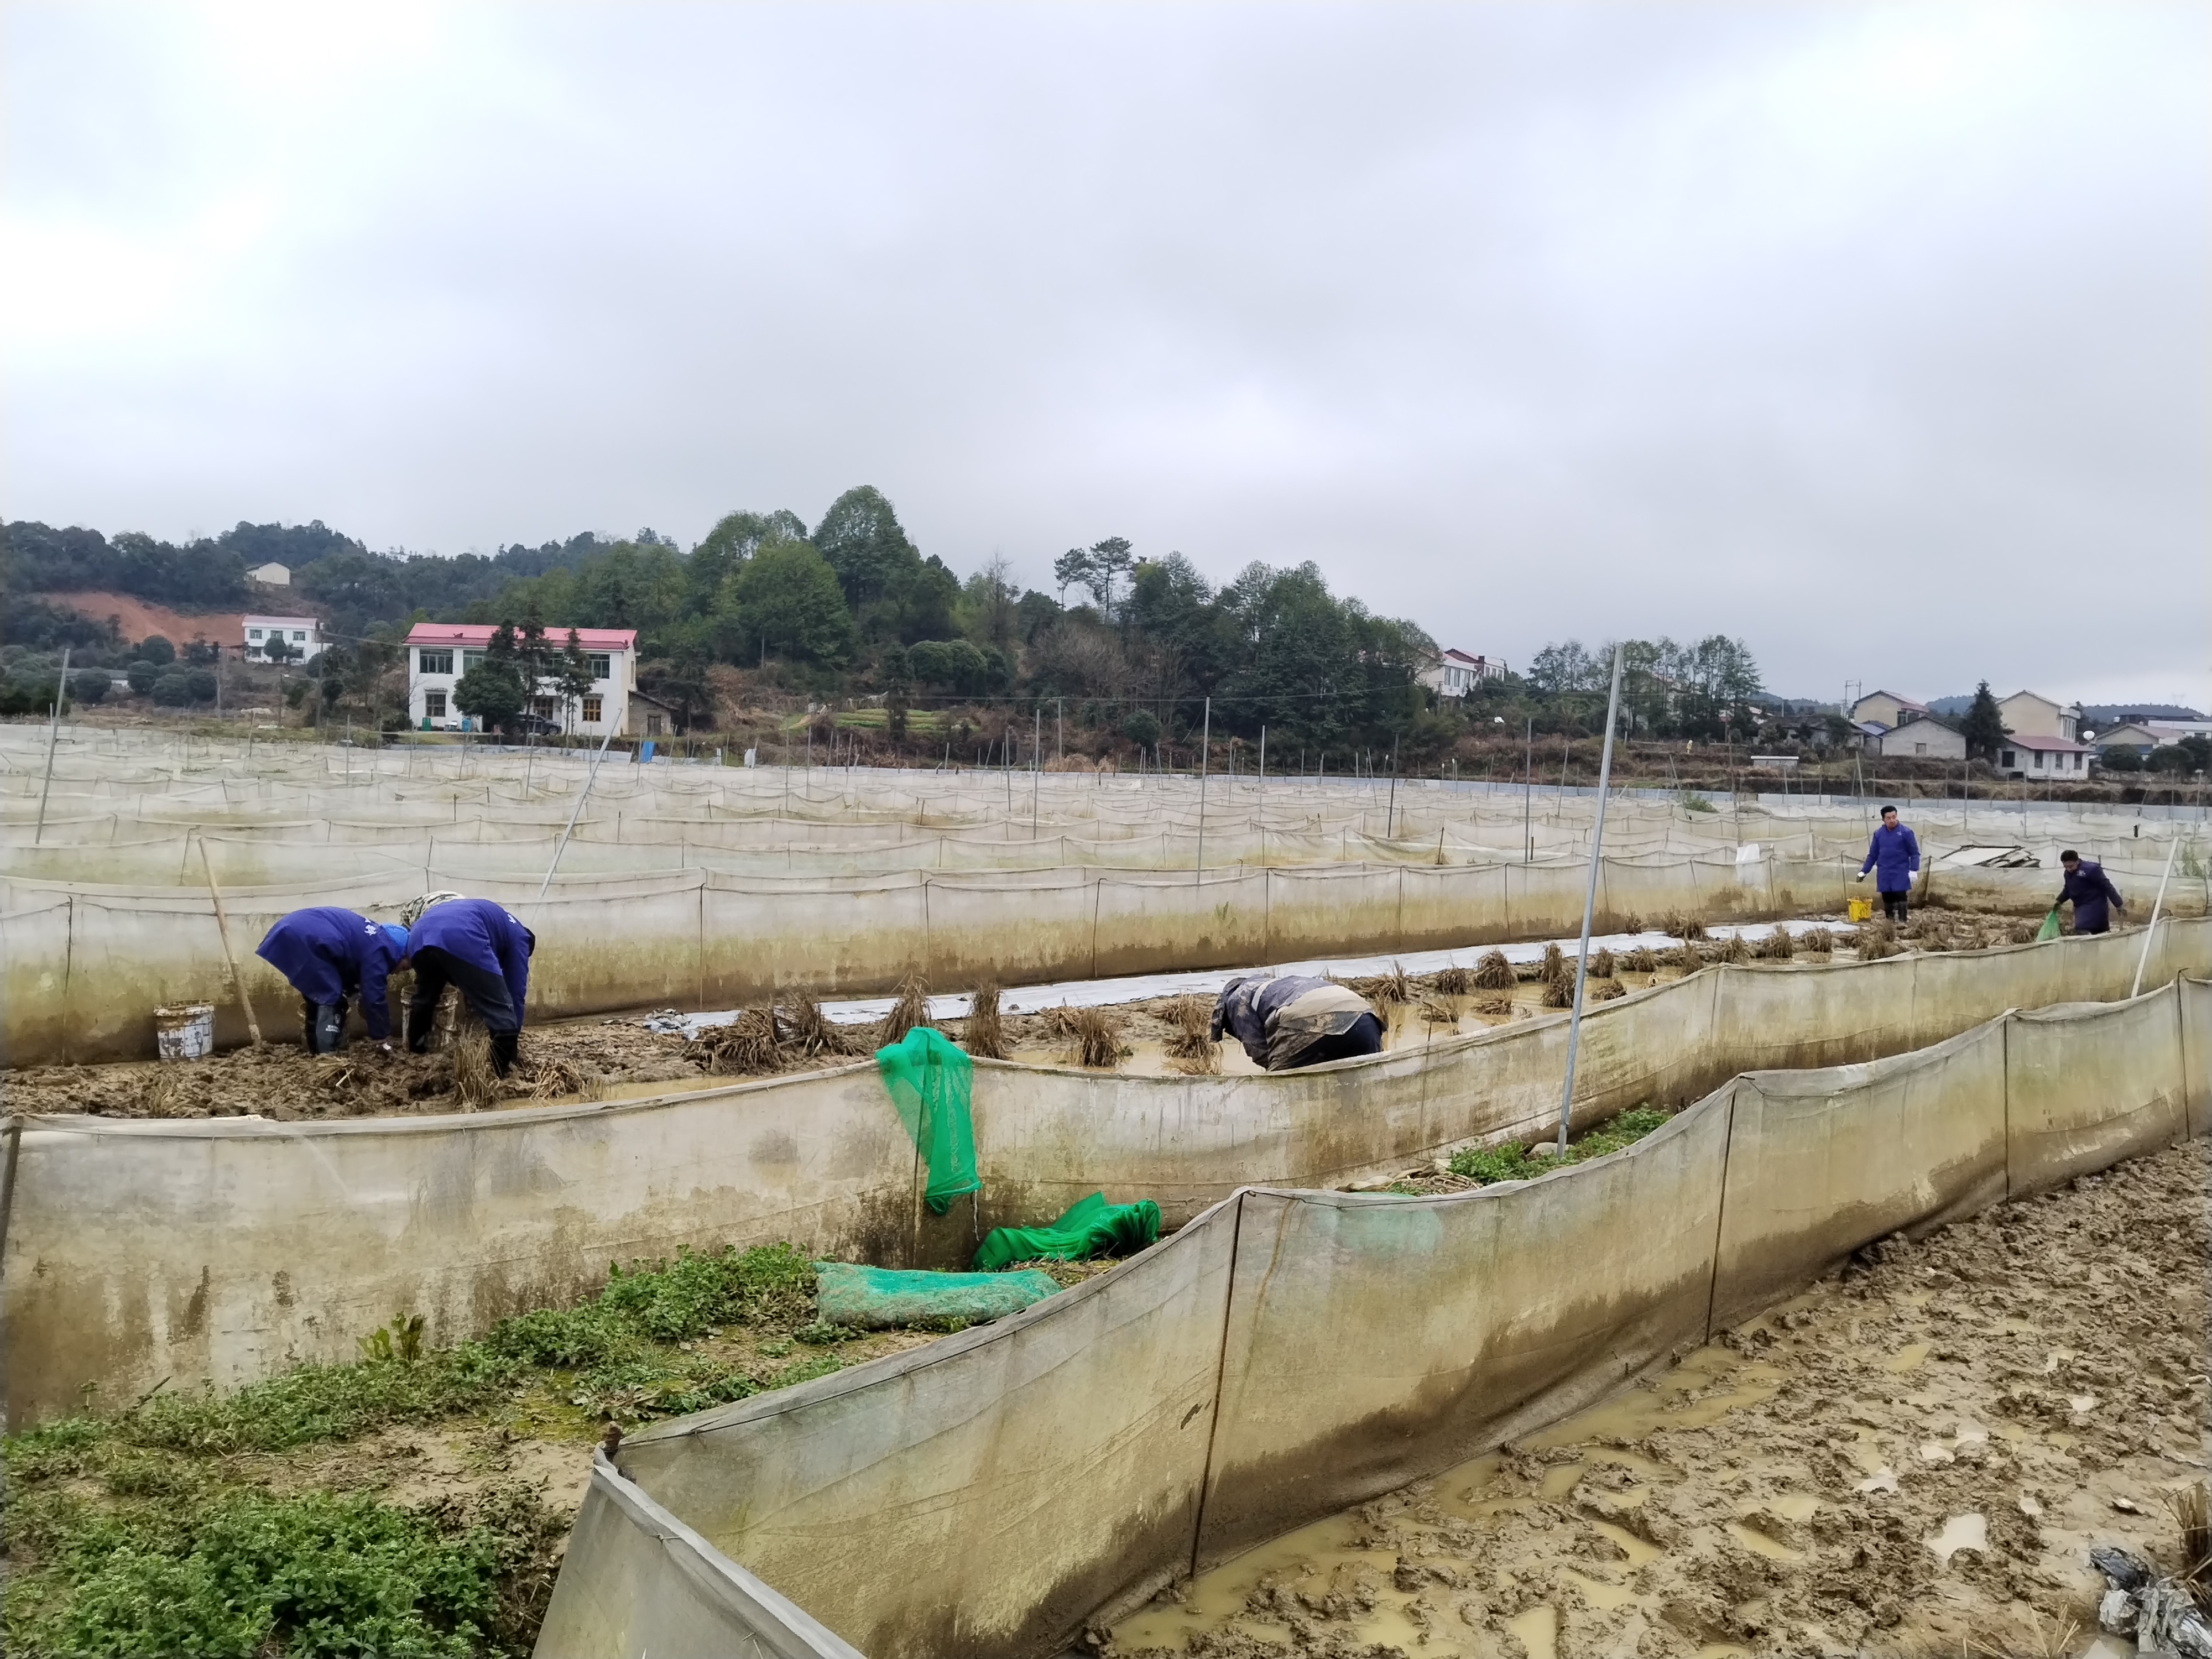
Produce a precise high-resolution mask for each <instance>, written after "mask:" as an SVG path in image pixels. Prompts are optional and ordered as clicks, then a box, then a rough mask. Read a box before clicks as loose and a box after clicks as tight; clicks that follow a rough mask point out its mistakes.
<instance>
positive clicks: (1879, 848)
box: [1858, 806, 1920, 921]
mask: <svg viewBox="0 0 2212 1659" xmlns="http://www.w3.org/2000/svg"><path fill="white" fill-rule="evenodd" d="M1919 867H1920V841H1919V838H1918V837H1917V836H1915V835H1914V834H1913V833H1912V831H1911V830H1910V829H1906V828H1905V825H1904V824H1903V823H1899V821H1898V817H1897V809H1896V808H1895V807H1894V806H1885V807H1883V808H1882V809H1881V829H1877V830H1875V832H1874V840H1873V841H1872V842H1869V844H1868V847H1867V855H1866V862H1865V863H1864V864H1862V865H1861V866H1859V873H1858V879H1860V880H1861V881H1864V880H1865V879H1866V877H1867V872H1868V871H1869V870H1871V871H1873V872H1875V876H1874V884H1875V891H1877V892H1879V893H1880V894H1881V913H1882V915H1886V916H1887V917H1888V918H1889V919H1890V920H1891V921H1904V920H1905V901H1906V900H1907V899H1909V898H1911V896H1912V872H1914V871H1916V870H1917V869H1918V868H1919Z"/></svg>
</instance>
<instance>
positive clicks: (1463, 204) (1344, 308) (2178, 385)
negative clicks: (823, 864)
mask: <svg viewBox="0 0 2212 1659" xmlns="http://www.w3.org/2000/svg"><path fill="white" fill-rule="evenodd" d="M0 19H3V20H4V21H0V29H4V32H5V39H4V46H5V52H6V57H5V70H4V73H5V77H6V79H5V86H4V93H5V99H6V107H5V112H4V120H5V123H6V127H5V142H6V167H7V173H6V183H5V207H4V211H5V219H4V222H0V236H4V238H5V240H6V245H7V247H8V250H9V252H8V255H7V258H6V259H5V261H4V269H0V283H4V285H5V288H4V290H3V291H0V312H4V321H0V328H4V329H5V330H6V331H7V342H8V343H7V351H8V356H9V369H8V379H7V388H6V398H7V424H6V428H5V440H4V442H5V451H4V461H5V470H4V474H0V489H4V493H5V504H4V511H5V513H6V515H7V516H9V517H11V518H15V517H21V518H37V519H43V520H48V521H50V522H53V523H58V524H62V523H81V524H86V525H90V526H95V527H97V528H100V529H101V530H105V531H108V532H114V531H118V530H124V529H143V530H146V531H149V532H153V533H155V534H156V535H160V536H164V537H170V538H177V537H182V536H185V535H186V534H189V533H192V532H212V531H216V530H220V529H222V528H223V527H224V526H228V525H229V524H231V523H233V522H234V521H236V520H240V519H252V520H257V521H263V520H271V519H281V520H284V521H287V522H293V521H299V520H307V519H313V518H319V519H321V520H325V522H326V523H329V524H331V525H332V526H336V527H337V528H340V529H343V530H344V531H346V532H349V533H350V534H353V535H356V536H358V537H360V538H362V539H363V540H365V541H367V542H368V544H370V545H372V546H374V547H380V548H382V547H392V546H404V547H407V548H410V549H416V550H437V551H441V552H447V553H453V552H459V551H463V550H470V549H476V550H490V549H491V548H493V547H495V546H496V545H497V544H501V543H503V542H508V541H516V540H520V541H527V542H532V543H535V542H538V541H542V540H544V539H547V538H565V537H567V536H568V535H571V534H573V533H574V532H576V531H578V530H581V529H586V528H589V529H596V530H599V531H603V532H630V531H634V530H635V529H636V528H638V527H639V526H653V528H655V529H657V530H659V531H661V532H664V533H667V534H671V535H673V536H675V537H676V538H678V539H679V540H680V541H682V542H684V544H686V545H689V544H690V543H691V542H692V541H695V540H696V538H698V537H699V536H701V535H702V534H703V533H704V532H705V531H706V530H707V529H708V526H710V525H711V524H712V523H713V522H714V519H715V518H716V517H718V516H719V515H720V513H724V512H726V511H728V510H730V509H732V508H733V507H756V508H772V507H791V508H793V509H794V510H795V511H797V512H798V513H800V514H801V515H802V516H804V517H805V518H806V519H807V520H809V521H810V522H811V521H812V520H815V519H817V518H818V517H819V515H820V513H821V512H822V509H823V507H825V506H827V505H828V503H829V501H830V500H831V499H832V498H833V497H835V496H836V494H837V493H838V492H839V491H840V490H842V489H844V488H846V487H847V486H848V485H851V484H854V483H873V484H875V485H877V486H878V487H879V488H881V489H883V490H884V492H885V493H886V494H887V495H890V497H891V499H892V500H893V501H895V502H896V504H897V506H898V509H899V512H900V514H901V516H902V519H903V520H905V522H906V524H907V526H908V529H909V531H910V532H912V533H913V535H914V537H915V540H916V541H917V542H918V543H919V544H921V547H922V549H923V550H924V551H925V552H930V553H935V554H939V555H940V556H943V557H944V558H945V561H946V562H948V563H949V564H951V566H952V567H953V568H955V569H956V570H959V571H962V572H963V573H964V572H965V571H968V570H970V569H972V568H975V566H976V565H978V564H979V563H981V562H982V561H983V560H985V559H987V558H988V557H989V556H991V555H992V554H993V553H994V552H1003V553H1005V554H1006V556H1008V557H1010V558H1011V559H1012V560H1013V562H1014V563H1015V565H1016V567H1017V568H1018V570H1019V571H1020V572H1022V573H1023V574H1024V576H1025V577H1026V578H1027V580H1030V581H1031V582H1033V583H1036V584H1039V585H1043V584H1046V583H1048V580H1049V566H1050V561H1051V558H1052V556H1054V554H1055V553H1057V552H1059V551H1060V550H1062V549H1065V548H1066V547H1068V546H1070V545H1072V544H1076V543H1079V542H1080V543H1089V542H1092V541H1096V540H1097V539H1099V538H1102V537H1104V536H1108V535H1121V536H1126V537H1127V538H1129V539H1130V540H1131V541H1132V542H1133V544H1135V545H1136V548H1137V550H1138V551H1139V553H1140V554H1161V553H1165V552H1167V551H1169V550H1182V552H1184V553H1186V554H1188V556H1190V557H1191V558H1193V559H1194V560H1195V561H1196V562H1197V563H1198V564H1199V566H1200V568H1202V569H1204V570H1205V571H1206V573H1207V574H1209V575H1211V576H1212V577H1213V578H1215V579H1216V580H1223V579H1225V578H1227V577H1229V576H1231V574H1234V573H1235V571H1236V570H1237V568H1240V567H1241V566H1243V564H1244V563H1245V562H1248V561H1249V560H1253V559H1261V560H1265V561H1267V562H1269V563H1273V564H1283V563H1295V562H1299V561H1302V560H1306V559H1312V560H1314V561H1316V562H1318V563H1319V564H1320V565H1321V567H1322V568H1323V570H1325V571H1326V572H1327V573H1328V576H1329V578H1330V580H1332V582H1333V583H1334V585H1335V586H1337V587H1338V588H1339V590H1340V591H1349V592H1355V593H1357V594H1358V595H1359V596H1360V597H1362V598H1363V599H1365V600H1366V601H1367V602H1368V604H1369V605H1371V606H1372V607H1373V608H1375V609H1376V610H1378V611H1384V612H1387V613H1390V614H1397V615H1407V616H1411V617H1414V618H1416V619H1417V620H1419V622H1421V623H1423V624H1424V625H1425V627H1427V628H1428V629H1429V630H1430V631H1431V633H1432V634H1434V635H1436V637H1437V639H1438V641H1441V642H1443V643H1444V644H1448V645H1458V646H1460V647H1463V648H1465V649H1467V650H1470V651H1480V652H1486V653H1491V654H1493V655H1498V654H1502V655H1504V657H1505V658H1506V659H1508V660H1509V661H1510V662H1512V663H1513V664H1514V665H1516V666H1518V665H1521V664H1522V663H1524V662H1525V661H1526V660H1527V659H1528V656H1529V655H1530V654H1531V653H1533V652H1534V650H1535V649H1536V648H1537V647H1540V646H1541V645H1543V644H1544V643H1546V642H1547V641H1551V640H1554V639H1560V638H1564V637H1566V636H1568V635H1577V636H1579V637H1581V638H1583V639H1584V640H1586V641H1596V640H1599V639H1601V638H1606V637H1609V636H1611V635H1614V634H1616V633H1623V632H1627V633H1634V634H1639V635H1653V634H1658V633H1662V632H1664V633H1669V634H1673V635H1676V636H1678V637H1682V636H1694V635H1702V634H1706V633H1712V632H1723V633H1728V634H1734V635H1741V636H1742V637H1743V638H1744V639H1746V640H1747V641H1748V642H1749V643H1750V645H1751V646H1752V647H1753V650H1754V651H1755V652H1756V653H1757V654H1758V657H1759V662H1760V664H1761V665H1762V666H1763V668H1764V669H1765V674H1766V678H1767V681H1768V683H1769V684H1770V685H1771V686H1772V687H1773V688H1774V689H1776V690H1782V691H1786V692H1790V693H1792V694H1796V695H1811V696H1834V695H1836V694H1837V693H1838V690H1840V688H1841V687H1842V685H1843V684H1844V681H1845V680H1846V679H1857V680H1863V681H1864V682H1865V683H1866V684H1867V685H1868V686H1869V688H1872V687H1874V686H1875V685H1877V684H1879V685H1882V686H1887V687H1889V688H1892V689H1894V690H1900V691H1904V692H1906V693H1911V694H1918V695H1922V696H1938V695H1942V694H1945V693H1950V692H1954V691H1959V690H1968V689H1971V688H1972V684H1973V683H1974V682H1975V681H1976V680H1977V679H1978V678H1984V677H1986V678H1988V679H1989V680H1990V681H1991V682H1992V684H1994V685H1995V686H1996V690H1998V691H1999V693H2000V694H2002V693H2004V692H2007V691H2010V690H2014V689H2015V687H2017V686H2020V685H2023V684H2025V685H2033V686H2035V687H2037V688H2039V689H2042V690H2048V691H2051V692H2056V693H2061V694H2064V695H2067V696H2075V697H2084V698H2092V699H2106V698H2170V699H2174V700H2179V701H2186V702H2197V703H2198V704H2199V705H2200V706H2203V704H2205V703H2206V702H2208V700H2212V536H2208V532H2212V465H2208V458H2212V389H2209V388H2212V373H2209V372H2208V371H2212V257H2208V253H2209V252H2212V236H2209V235H2208V230H2212V177H2208V174H2212V27H2208V19H2212V10H2208V9H2207V8H2205V7H2203V6H2202V5H2198V4H2186V5H2183V4H2172V5H2130V4H2125V3H2112V0H2096V3H2084V4H2078V5H2069V6H2056V7H2046V6H2038V5H2034V4H2029V3H2023V0H2003V3H2001V4H1996V5H1992V6H1987V7H1976V6H1963V5H1947V4H1940V3H1936V4H1913V5H1911V6H1905V5H1887V6H1876V5H1852V6H1844V5H1820V4H1811V3H1804V4H1790V5H1775V4H1770V3H1759V4H1744V5H1729V4H1722V3H1710V0H1708V3H1699V4H1695V5H1688V6H1667V5H1662V4H1655V3H1648V0H1645V3H1626V0H1623V3H1616V4H1609V5H1600V6H1592V7H1588V8H1575V7H1570V6H1565V5H1560V4H1553V3H1542V4H1528V5H1509V4H1492V5H1487V6H1456V7H1448V6H1443V5H1419V6H1406V7H1389V6H1384V5H1378V4H1358V5H1349V6H1344V7H1316V6H1301V7H1289V6H1266V5H1257V4H1251V5H1237V6H1226V7H1218V8H1207V7H1200V6H1195V5H1188V4H1179V5H1174V6H1169V5H1157V6H1133V5H1115V6H1100V7H1095V8H1085V7H1074V6H1064V7H1045V6H1040V5H1034V4H1024V5H1019V6H1006V7H992V6H980V5H978V6H960V7H949V6H948V7H933V6H926V5H918V4H901V5H896V6H889V7H884V8H838V7H833V6H828V5H818V4H817V5H809V6H805V7H793V8H788V9H786V8H779V7H772V6H764V5H761V6H736V5H711V4H683V5H666V6H653V5H641V4H618V5H605V6H594V5H589V4H572V5H564V6H561V7H553V6H545V5H526V6H517V7H512V8H501V7H491V6H480V7H465V6H454V5H446V6H439V7H435V8H429V9H420V10H414V9H407V8H404V7H401V6H395V5H392V4H391V3H379V4H377V5H375V6H373V7H363V8H360V9H345V8H343V7H337V6H328V7H325V6H313V7H309V6H300V5H294V4H286V5H283V6H281V7H274V8H270V9H248V8H192V7H187V6H182V5H177V4H171V3H163V4H161V5H157V6H148V7H137V6H100V5H88V4H74V3H72V4H67V5H50V4H36V3H21V0H15V3H10V4H9V5H8V6H7V8H6V9H5V11H4V13H0Z"/></svg>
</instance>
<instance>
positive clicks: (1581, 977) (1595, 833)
mask: <svg viewBox="0 0 2212 1659" xmlns="http://www.w3.org/2000/svg"><path fill="white" fill-rule="evenodd" d="M1620 657H1621V647H1620V646H1618V645H1616V646H1614V647H1613V692H1612V695H1611V696H1610V698H1609V699H1608V700H1607V703H1606V710H1605V753H1604V755H1603V757H1601V759H1600V760H1599V762H1598V765H1597V822H1596V823H1595V825H1594V826H1593V827H1592V829H1591V830H1590V855H1589V856H1590V867H1589V886H1588V887H1587V888H1586V889H1585V890H1583V946H1582V951H1581V952H1580V953H1579V954H1578V955H1577V957H1575V1011H1574V1012H1573V1013H1572V1014H1571V1015H1570V1016H1569V1017H1568V1019H1567V1082H1566V1086H1565V1089H1563V1090H1562V1091H1560V1094H1559V1156H1560V1158H1565V1157H1566V1155H1567V1120H1568V1118H1569V1117H1570V1116H1571V1115H1572V1114H1573V1111H1574V1104H1575V1058H1576V1054H1577V1051H1578V1050H1579V1049H1580V1048H1581V1046H1582V1040H1583V985H1584V984H1585V983H1586V982H1587V981H1588V980H1589V942H1590V921H1591V919H1592V918H1593V917H1594V916H1595V915H1596V914H1597V872H1598V860H1599V857H1600V855H1601V854H1602V852H1603V851H1604V848H1605V794H1606V790H1607V787H1609V786H1610V785H1611V783H1612V781H1613V723H1614V721H1616V720H1619V719H1620Z"/></svg>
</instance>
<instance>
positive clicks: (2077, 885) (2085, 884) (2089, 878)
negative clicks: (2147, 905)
mask: <svg viewBox="0 0 2212 1659" xmlns="http://www.w3.org/2000/svg"><path fill="white" fill-rule="evenodd" d="M2058 867H2059V868H2060V869H2061V870H2063V871H2064V872H2066V879H2065V883H2064V884H2063V886H2061V887H2060V888H2059V890H2058V896H2057V898H2056V899H2054V900H2053V901H2052V902H2051V908H2052V909H2054V910H2055V909H2057V908H2058V907H2059V906H2060V905H2062V904H2063V903H2065V902H2067V901H2068V900H2069V899H2071V900H2072V901H2073V902H2074V931H2075V933H2110V932H2112V911H2111V910H2110V909H2107V908H2106V907H2107V906H2108V905H2109V906H2111V907H2112V909H2119V910H2124V909H2126V908H2128V902H2127V901H2126V900H2125V899H2124V898H2122V897H2121V896H2120V890H2119V889H2118V888H2117V887H2115V886H2113V885H2112V878H2111V877H2110V876H2108V875H2106V873H2105V866H2103V865H2101V864H2093V863H2091V862H2089V861H2088V860H2085V859H2084V858H2083V857H2082V856H2081V854H2079V853H2077V852H2075V850H2074V849H2073V848H2070V847H2069V848H2067V849H2066V850H2065V851H2064V852H2063V853H2061V854H2059V855H2058Z"/></svg>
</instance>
